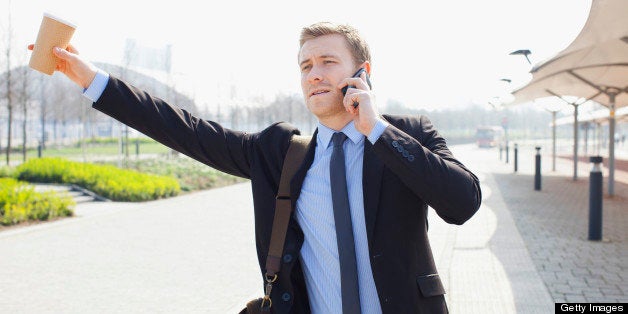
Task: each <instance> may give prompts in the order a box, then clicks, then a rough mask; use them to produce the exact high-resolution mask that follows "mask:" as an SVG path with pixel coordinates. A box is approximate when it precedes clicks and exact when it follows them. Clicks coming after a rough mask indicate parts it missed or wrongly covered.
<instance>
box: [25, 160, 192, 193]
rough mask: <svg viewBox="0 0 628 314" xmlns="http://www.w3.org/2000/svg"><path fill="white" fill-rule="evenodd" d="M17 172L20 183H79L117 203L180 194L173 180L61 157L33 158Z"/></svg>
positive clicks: (175, 181)
mask: <svg viewBox="0 0 628 314" xmlns="http://www.w3.org/2000/svg"><path fill="white" fill-rule="evenodd" d="M15 171H16V176H17V178H18V179H20V180H25V181H31V182H47V183H70V184H76V185H79V186H82V187H84V188H87V189H89V190H92V191H94V192H95V193H97V194H99V195H102V196H104V197H106V198H109V199H111V200H114V201H130V202H137V201H147V200H154V199H158V198H164V197H170V196H175V195H177V194H179V192H180V191H181V188H180V187H179V183H178V182H177V180H175V179H174V178H172V177H167V176H158V175H152V174H144V173H139V172H137V171H133V170H123V169H119V168H117V167H114V166H110V165H95V164H88V163H80V162H73V161H69V160H65V159H62V158H40V159H30V160H29V161H27V162H26V163H23V164H21V165H20V166H18V167H17V168H16V170H15Z"/></svg>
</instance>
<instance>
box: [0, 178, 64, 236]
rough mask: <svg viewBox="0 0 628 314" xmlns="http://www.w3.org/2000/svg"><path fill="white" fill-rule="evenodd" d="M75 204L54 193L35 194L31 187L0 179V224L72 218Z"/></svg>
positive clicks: (9, 179) (15, 181)
mask: <svg viewBox="0 0 628 314" xmlns="http://www.w3.org/2000/svg"><path fill="white" fill-rule="evenodd" d="M74 205H75V202H74V200H72V198H71V197H69V196H59V195H58V194H57V193H56V192H54V191H48V192H43V193H39V192H35V190H34V188H33V187H32V186H29V185H27V184H25V183H24V182H18V181H17V180H15V179H11V178H0V224H2V225H13V224H17V223H20V222H23V221H27V220H48V219H51V218H55V217H65V216H72V215H73V214H74V212H73V210H72V208H73V207H74Z"/></svg>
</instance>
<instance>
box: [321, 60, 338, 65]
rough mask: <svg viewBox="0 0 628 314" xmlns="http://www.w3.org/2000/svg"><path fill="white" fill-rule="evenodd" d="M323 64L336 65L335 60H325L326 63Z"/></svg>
mask: <svg viewBox="0 0 628 314" xmlns="http://www.w3.org/2000/svg"><path fill="white" fill-rule="evenodd" d="M323 63H325V64H330V63H335V61H334V60H325V61H323Z"/></svg>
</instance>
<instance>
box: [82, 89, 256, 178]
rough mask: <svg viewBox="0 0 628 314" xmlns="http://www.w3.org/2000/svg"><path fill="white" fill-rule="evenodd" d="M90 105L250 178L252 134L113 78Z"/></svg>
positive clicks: (204, 160) (187, 152)
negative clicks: (178, 106)
mask: <svg viewBox="0 0 628 314" xmlns="http://www.w3.org/2000/svg"><path fill="white" fill-rule="evenodd" d="M93 107H94V108H95V109H97V110H99V111H102V112H103V113H105V114H107V115H109V116H111V117H113V118H115V119H116V120H118V121H120V122H122V123H124V124H126V125H128V126H130V127H132V128H134V129H136V130H138V131H140V132H142V133H144V134H145V135H147V136H149V137H151V138H153V139H155V140H156V141H158V142H160V143H162V144H164V145H166V146H168V147H170V148H172V149H174V150H176V151H179V152H181V153H183V154H185V155H188V156H190V157H192V158H194V159H196V160H198V161H200V162H202V163H205V164H207V165H209V166H211V167H213V168H216V169H217V170H220V171H223V172H226V173H229V174H232V175H236V176H239V177H244V178H250V168H251V166H250V161H251V158H252V156H251V154H252V152H251V151H252V149H253V142H254V138H255V137H256V134H247V133H244V132H239V131H233V130H229V129H226V128H223V127H222V126H221V125H220V124H218V123H215V122H212V121H206V120H202V119H199V118H198V117H195V116H193V115H192V114H191V113H190V112H187V111H185V110H183V109H180V108H177V107H174V106H171V105H169V104H167V103H166V102H165V101H163V100H161V99H159V98H156V97H152V96H151V95H149V94H148V93H146V92H144V91H142V90H140V89H138V88H135V87H133V86H131V85H129V84H127V83H125V82H123V81H121V80H119V79H117V78H115V77H110V78H109V82H108V83H107V87H106V88H105V90H104V91H103V93H102V95H101V96H100V98H99V99H98V101H97V102H95V103H94V104H93Z"/></svg>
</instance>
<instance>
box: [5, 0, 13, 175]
mask: <svg viewBox="0 0 628 314" xmlns="http://www.w3.org/2000/svg"><path fill="white" fill-rule="evenodd" d="M8 16H9V18H8V19H7V23H8V24H7V30H6V33H5V34H6V36H7V38H6V41H5V49H4V54H5V56H6V60H5V61H6V69H7V71H6V74H5V75H6V77H5V86H6V96H5V97H6V99H7V112H8V116H7V119H8V121H7V165H8V164H9V162H10V160H11V136H12V134H11V128H12V124H13V93H12V89H11V86H12V83H13V81H12V78H11V45H12V42H11V41H12V35H13V29H12V27H11V1H9V10H8Z"/></svg>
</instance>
